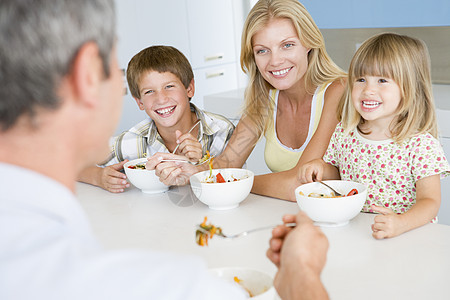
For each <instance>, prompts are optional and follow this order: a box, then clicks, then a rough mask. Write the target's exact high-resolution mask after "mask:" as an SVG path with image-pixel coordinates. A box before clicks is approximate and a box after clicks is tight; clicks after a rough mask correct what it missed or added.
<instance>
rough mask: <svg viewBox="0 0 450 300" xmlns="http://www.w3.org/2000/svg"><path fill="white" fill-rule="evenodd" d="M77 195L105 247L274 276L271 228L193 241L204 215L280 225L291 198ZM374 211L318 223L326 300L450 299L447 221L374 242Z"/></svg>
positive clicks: (81, 190)
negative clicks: (217, 206)
mask: <svg viewBox="0 0 450 300" xmlns="http://www.w3.org/2000/svg"><path fill="white" fill-rule="evenodd" d="M77 195H78V199H79V200H80V203H81V205H82V206H83V207H84V209H85V210H86V213H87V215H88V217H89V219H90V221H91V224H92V227H93V230H94V232H95V233H96V235H97V237H98V238H99V240H100V242H101V243H103V245H104V246H105V248H106V249H120V248H129V247H133V248H146V249H151V250H155V251H168V252H174V253H178V254H180V253H182V254H186V255H196V256H201V257H203V258H204V259H205V260H206V262H207V263H208V266H209V267H211V268H217V267H227V266H240V267H249V268H254V269H259V270H262V271H265V272H267V273H269V274H273V275H274V274H275V272H276V268H275V266H274V265H273V264H272V263H271V262H270V261H269V260H268V259H267V258H266V256H265V252H266V250H267V248H268V241H269V238H270V235H271V232H270V230H267V231H261V232H257V233H253V234H251V235H249V236H246V237H244V238H240V239H237V240H234V241H228V240H223V239H220V238H217V237H215V238H213V239H212V240H210V242H209V246H208V247H200V246H198V245H197V244H196V243H195V235H194V231H195V229H194V227H195V225H196V224H199V223H201V222H202V221H203V218H204V217H205V216H207V217H208V220H209V221H211V222H212V223H213V224H215V225H218V226H221V227H222V228H223V230H224V232H225V233H236V232H240V231H242V230H246V229H251V228H255V227H258V226H264V225H267V224H277V223H280V221H281V217H282V216H283V215H284V214H287V213H290V214H295V213H297V212H298V210H299V208H298V206H297V204H296V203H293V202H288V201H282V200H278V199H273V198H269V197H263V196H259V195H254V194H250V195H249V196H248V197H247V199H245V200H244V201H243V202H242V203H241V205H240V206H239V208H236V209H232V210H227V211H215V210H210V209H209V208H208V207H207V206H206V205H204V204H203V203H201V202H200V201H198V200H197V199H196V198H195V196H194V195H193V193H192V191H191V190H190V188H189V186H185V187H171V189H170V190H169V191H168V192H166V193H163V194H156V195H149V194H144V193H142V192H141V191H140V190H138V189H136V188H134V187H132V188H130V189H128V190H127V191H125V192H124V193H121V194H113V193H109V192H107V191H104V190H102V189H100V188H98V187H94V186H91V185H88V184H83V183H78V184H77ZM373 217H374V215H372V214H364V213H361V214H359V215H358V216H357V217H355V218H354V219H353V220H351V222H350V223H349V224H348V225H346V226H343V227H337V228H322V229H323V231H324V233H325V234H326V236H327V237H328V239H329V241H330V249H329V252H328V258H327V264H326V266H325V269H324V271H323V273H322V280H323V282H324V284H325V287H326V289H327V290H328V293H329V295H330V297H331V299H345V300H349V299H408V300H409V299H450V294H449V286H450V226H446V225H440V224H427V225H425V226H423V227H421V228H418V229H416V230H413V231H410V232H407V233H405V234H403V235H401V236H398V237H395V238H392V239H387V240H375V239H374V238H372V236H371V229H370V225H371V224H372V222H373Z"/></svg>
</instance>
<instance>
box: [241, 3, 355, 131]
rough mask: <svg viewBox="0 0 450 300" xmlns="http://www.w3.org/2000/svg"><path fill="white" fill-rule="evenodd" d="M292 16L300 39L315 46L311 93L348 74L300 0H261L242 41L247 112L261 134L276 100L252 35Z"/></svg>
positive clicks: (308, 76)
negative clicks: (257, 59) (334, 58)
mask: <svg viewBox="0 0 450 300" xmlns="http://www.w3.org/2000/svg"><path fill="white" fill-rule="evenodd" d="M277 18H281V19H288V20H291V21H292V23H293V25H294V27H295V29H296V31H297V34H298V37H299V39H300V42H301V43H302V45H303V46H304V47H306V48H310V49H311V50H310V51H309V53H308V69H307V71H306V75H305V87H306V90H307V91H308V92H310V93H311V94H312V93H314V89H315V87H317V86H319V85H322V84H324V83H327V82H332V81H334V80H336V79H338V78H344V77H345V76H346V74H345V72H344V71H343V70H341V69H340V68H339V67H338V66H337V65H336V64H335V63H334V62H333V61H332V60H331V58H330V57H329V56H328V54H327V52H326V50H325V42H324V39H323V36H322V33H321V32H320V30H319V28H318V27H317V25H316V24H315V23H314V20H313V19H312V17H311V15H310V14H309V13H308V11H307V10H306V9H305V7H304V6H303V5H302V4H301V3H300V2H299V1H298V0H260V1H258V2H257V3H256V4H255V5H254V6H253V8H252V10H251V11H250V13H249V14H248V16H247V19H246V21H245V24H244V29H243V32H242V45H241V68H242V70H243V71H244V73H246V74H247V75H248V76H249V85H248V87H247V89H246V91H245V106H244V115H246V116H248V117H250V118H251V119H252V120H253V122H255V124H256V126H257V133H258V134H259V135H261V134H262V133H264V132H265V130H266V129H267V128H268V126H269V124H270V123H271V121H272V120H273V111H274V108H275V106H274V103H272V102H271V101H269V90H270V89H272V88H273V87H272V86H271V85H270V84H269V83H268V82H267V81H266V80H265V79H264V78H263V77H262V75H261V73H260V72H259V71H258V67H257V66H256V63H255V57H254V53H253V45H252V38H253V36H254V35H255V34H256V33H257V32H258V31H259V30H261V29H263V28H264V26H266V25H267V24H268V23H269V22H270V21H271V20H272V19H277Z"/></svg>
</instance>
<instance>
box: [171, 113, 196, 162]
mask: <svg viewBox="0 0 450 300" xmlns="http://www.w3.org/2000/svg"><path fill="white" fill-rule="evenodd" d="M198 124H200V120H198V121H197V122H196V123H195V124H194V126H192V128H191V129H189V131H188V133H191V132H192V130H194V128H195V126H197V125H198ZM179 147H180V144H177V145H176V147H175V149H173V151H172V154H173V153H175V152H176V151H177V150H178V148H179Z"/></svg>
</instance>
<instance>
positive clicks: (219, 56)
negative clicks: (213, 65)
mask: <svg viewBox="0 0 450 300" xmlns="http://www.w3.org/2000/svg"><path fill="white" fill-rule="evenodd" d="M222 58H223V53H217V54H214V55H211V56H205V61H211V60H216V59H222Z"/></svg>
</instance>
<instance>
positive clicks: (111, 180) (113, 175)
mask: <svg viewBox="0 0 450 300" xmlns="http://www.w3.org/2000/svg"><path fill="white" fill-rule="evenodd" d="M126 162H128V159H126V160H124V161H122V162H120V163H118V164H114V165H111V166H108V167H104V168H101V170H100V178H99V186H100V187H101V188H103V189H105V190H107V191H110V192H112V193H122V192H123V191H124V190H125V188H127V187H129V186H130V183H129V182H128V181H127V179H126V178H127V176H126V175H125V174H123V173H122V172H120V171H121V170H123V165H124V164H125V163H126Z"/></svg>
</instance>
